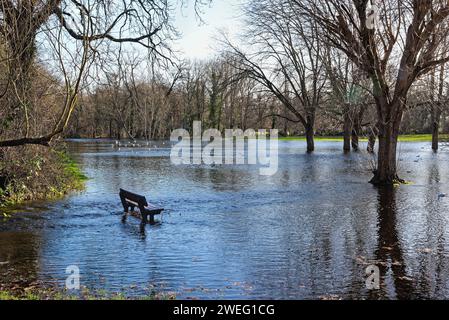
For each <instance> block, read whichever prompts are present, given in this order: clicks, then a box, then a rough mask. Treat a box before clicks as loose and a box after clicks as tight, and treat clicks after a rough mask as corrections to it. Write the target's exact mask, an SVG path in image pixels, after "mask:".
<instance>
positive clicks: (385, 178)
mask: <svg viewBox="0 0 449 320" xmlns="http://www.w3.org/2000/svg"><path fill="white" fill-rule="evenodd" d="M399 123H400V122H398V121H396V123H395V125H393V124H386V125H384V124H381V125H380V126H379V152H378V157H377V169H376V170H375V171H374V177H373V179H372V180H371V183H372V184H374V185H393V184H395V183H397V182H400V183H402V182H404V181H403V180H401V179H399V177H398V174H397V163H396V151H397V145H398V137H399Z"/></svg>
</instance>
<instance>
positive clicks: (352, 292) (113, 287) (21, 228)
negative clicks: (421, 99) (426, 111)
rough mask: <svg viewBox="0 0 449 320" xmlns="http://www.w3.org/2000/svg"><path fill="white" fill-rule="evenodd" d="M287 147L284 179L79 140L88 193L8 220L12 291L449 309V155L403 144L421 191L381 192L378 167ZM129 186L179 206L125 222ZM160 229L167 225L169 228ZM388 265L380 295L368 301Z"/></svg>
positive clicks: (163, 147) (4, 250)
mask: <svg viewBox="0 0 449 320" xmlns="http://www.w3.org/2000/svg"><path fill="white" fill-rule="evenodd" d="M341 148H342V145H341V143H338V142H329V143H328V142H320V143H318V144H317V151H316V152H315V153H314V154H312V155H310V154H306V152H305V151H306V148H305V144H304V143H303V142H300V141H290V142H280V150H279V170H278V173H277V174H276V175H274V176H261V175H260V174H259V168H258V167H252V166H206V165H203V166H193V165H192V166H190V165H183V166H174V165H172V164H171V161H170V157H169V155H170V149H169V144H168V143H163V142H154V143H151V144H149V145H148V146H145V148H143V147H141V148H126V147H125V148H120V149H118V148H115V147H114V143H113V142H112V141H88V140H84V141H72V142H69V150H70V151H71V153H72V154H73V155H74V157H75V158H76V160H77V161H79V163H80V165H81V166H82V168H83V170H84V172H85V174H86V175H87V176H88V177H89V178H90V179H89V180H88V181H87V184H86V190H85V191H83V192H80V193H75V194H72V195H70V196H69V197H67V198H65V199H63V200H60V201H54V202H46V203H36V204H33V205H29V206H27V207H22V208H17V209H16V210H14V213H13V214H12V215H11V217H8V218H6V217H5V218H0V277H1V278H0V284H3V285H5V284H14V283H18V284H21V285H23V283H31V282H33V281H42V282H44V283H48V284H54V283H57V284H59V285H61V286H62V285H64V283H65V279H66V277H67V274H66V268H67V267H68V266H77V267H79V270H80V274H81V284H82V285H83V286H86V287H88V288H91V289H105V290H109V291H112V292H124V293H125V294H126V295H128V296H139V295H142V294H145V293H146V292H148V291H149V290H150V291H151V290H154V291H156V292H167V293H168V292H169V293H176V296H177V297H178V298H187V299H189V298H200V299H216V298H218V299H334V298H342V299H416V298H437V299H448V298H449V223H448V222H449V221H448V220H449V210H448V209H449V198H448V197H444V195H445V194H446V195H447V194H448V193H449V165H448V164H449V152H447V151H444V150H443V151H441V152H440V153H439V154H434V153H432V152H431V151H430V146H429V143H402V144H401V146H400V161H399V167H400V170H401V176H402V177H403V178H405V179H407V180H410V181H411V183H410V184H408V185H404V186H400V187H395V188H390V189H388V188H387V189H385V188H384V189H377V188H375V187H373V186H371V185H370V184H369V183H368V181H369V180H370V178H371V175H372V174H371V171H372V158H371V157H370V156H369V155H367V154H366V153H359V154H356V153H352V154H347V155H345V154H343V153H342V152H341ZM119 188H125V189H129V190H130V191H135V192H137V193H140V194H144V195H146V196H147V198H148V199H149V200H150V202H154V203H156V204H160V205H161V206H163V207H165V208H166V209H167V212H166V213H165V214H164V215H163V216H162V217H160V218H159V221H160V223H159V224H157V225H155V226H147V227H145V229H144V230H143V231H144V232H142V230H141V228H140V222H139V220H137V219H134V218H131V217H130V218H128V220H127V221H126V222H122V219H121V218H122V211H123V208H122V207H121V205H120V199H119V196H118V192H119ZM156 219H158V218H156ZM369 265H375V266H377V267H378V268H379V270H380V273H381V287H380V290H371V291H370V290H368V289H367V287H366V283H365V278H366V275H365V271H366V268H367V267H368V266H369Z"/></svg>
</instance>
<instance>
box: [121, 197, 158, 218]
mask: <svg viewBox="0 0 449 320" xmlns="http://www.w3.org/2000/svg"><path fill="white" fill-rule="evenodd" d="M120 200H121V201H122V205H123V209H124V210H125V217H124V218H125V219H126V215H127V214H128V213H130V212H135V211H134V210H135V209H136V208H139V210H140V216H141V218H142V223H143V224H147V223H148V216H150V221H149V222H150V224H154V216H155V215H158V214H161V213H162V211H164V209H163V208H158V207H156V206H153V205H151V204H149V203H148V202H147V199H146V198H145V197H144V196H141V195H138V194H135V193H132V192H129V191H126V190H123V189H120ZM130 209H131V211H130Z"/></svg>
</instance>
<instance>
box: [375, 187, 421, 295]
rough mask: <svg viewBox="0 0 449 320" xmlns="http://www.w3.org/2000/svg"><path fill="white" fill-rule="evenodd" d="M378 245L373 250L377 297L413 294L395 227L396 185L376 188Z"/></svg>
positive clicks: (410, 279)
mask: <svg viewBox="0 0 449 320" xmlns="http://www.w3.org/2000/svg"><path fill="white" fill-rule="evenodd" d="M377 211H378V219H379V223H378V245H377V250H376V252H375V257H376V260H377V264H378V267H379V269H380V274H381V275H382V276H383V280H384V281H383V285H382V286H381V291H380V292H379V293H378V294H379V296H380V298H390V299H391V298H396V299H401V300H403V299H412V298H414V290H413V288H414V285H413V279H412V278H410V277H409V275H408V274H407V267H406V264H405V261H404V256H403V251H402V243H401V241H400V239H399V236H398V231H397V218H396V215H397V205H396V187H381V188H379V189H378V209H377Z"/></svg>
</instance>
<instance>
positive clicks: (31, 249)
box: [0, 232, 40, 289]
mask: <svg viewBox="0 0 449 320" xmlns="http://www.w3.org/2000/svg"><path fill="white" fill-rule="evenodd" d="M39 249H40V238H39V237H38V236H37V235H35V234H32V233H16V232H14V233H12V232H11V233H10V232H5V233H0V262H1V264H0V289H1V288H2V287H4V288H6V289H7V288H13V287H19V288H24V287H27V286H28V285H30V284H31V283H32V282H34V281H36V280H38V270H39Z"/></svg>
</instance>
